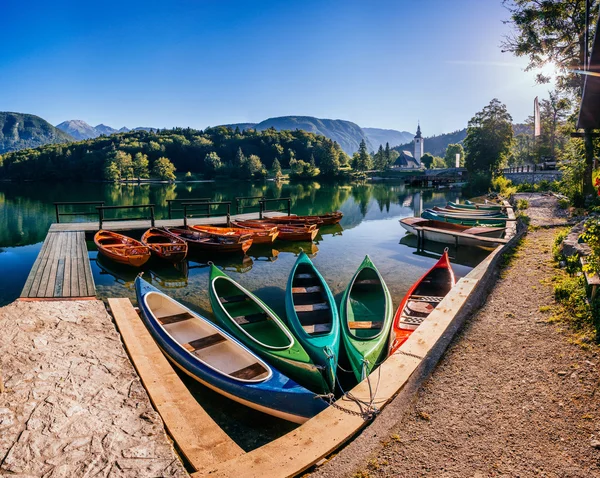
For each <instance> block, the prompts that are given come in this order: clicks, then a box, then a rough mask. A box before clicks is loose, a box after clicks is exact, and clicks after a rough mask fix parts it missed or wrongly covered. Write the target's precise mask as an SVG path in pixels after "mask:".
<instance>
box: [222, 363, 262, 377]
mask: <svg viewBox="0 0 600 478" xmlns="http://www.w3.org/2000/svg"><path fill="white" fill-rule="evenodd" d="M263 373H266V370H265V367H264V366H263V365H261V364H260V363H258V362H255V363H253V364H252V365H248V366H247V367H244V368H241V369H239V370H236V371H235V372H231V373H230V374H229V375H231V376H232V377H235V378H239V379H242V380H252V379H253V378H256V377H258V376H260V375H262V374H263Z"/></svg>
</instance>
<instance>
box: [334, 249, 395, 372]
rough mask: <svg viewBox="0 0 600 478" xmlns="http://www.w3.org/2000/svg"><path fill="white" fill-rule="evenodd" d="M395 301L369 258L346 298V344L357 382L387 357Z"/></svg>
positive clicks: (343, 312) (343, 315) (343, 318)
mask: <svg viewBox="0 0 600 478" xmlns="http://www.w3.org/2000/svg"><path fill="white" fill-rule="evenodd" d="M392 313H393V311H392V298H391V296H390V291H389V290H388V288H387V286H386V285H385V282H384V281H383V278H382V277H381V274H379V271H378V270H377V268H376V267H375V265H374V264H373V263H372V262H371V259H370V258H369V256H366V257H365V259H364V260H363V262H362V263H361V265H360V266H359V268H358V270H357V271H356V273H355V274H354V276H353V277H352V279H351V280H350V283H349V284H348V287H347V288H346V290H345V291H344V294H343V296H342V302H341V305H340V322H341V325H342V340H343V343H344V348H345V350H346V355H347V356H348V360H349V361H350V365H351V367H352V371H353V372H354V376H355V377H356V380H357V381H359V382H361V381H362V380H364V379H365V378H366V377H367V376H368V375H369V374H370V373H371V372H372V371H373V369H374V368H375V367H377V366H378V365H379V363H380V361H381V360H382V359H383V358H384V357H385V356H386V355H387V351H388V336H389V333H390V326H391V323H392Z"/></svg>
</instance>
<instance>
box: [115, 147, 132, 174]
mask: <svg viewBox="0 0 600 478" xmlns="http://www.w3.org/2000/svg"><path fill="white" fill-rule="evenodd" d="M114 158H115V159H114V161H115V164H116V165H117V167H118V168H119V171H120V172H121V178H122V179H125V180H127V179H130V178H132V177H133V160H132V159H131V154H129V153H126V152H125V151H115V153H114Z"/></svg>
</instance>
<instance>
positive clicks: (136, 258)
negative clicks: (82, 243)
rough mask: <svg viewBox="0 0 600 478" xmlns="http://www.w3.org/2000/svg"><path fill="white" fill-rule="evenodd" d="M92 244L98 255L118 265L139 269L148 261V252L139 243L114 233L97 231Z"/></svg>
mask: <svg viewBox="0 0 600 478" xmlns="http://www.w3.org/2000/svg"><path fill="white" fill-rule="evenodd" d="M94 244H96V247H97V248H98V252H99V253H100V254H102V255H104V256H105V257H106V258H107V259H110V260H111V261H114V262H118V263H119V264H124V265H127V266H132V267H141V266H143V265H144V264H145V263H146V262H148V260H149V259H150V250H149V249H148V248H147V247H146V246H144V245H143V244H142V243H141V242H139V241H136V240H135V239H132V238H131V237H127V236H124V235H122V234H117V233H116V232H112V231H105V230H100V231H98V232H97V233H96V234H95V235H94Z"/></svg>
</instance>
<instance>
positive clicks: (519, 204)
mask: <svg viewBox="0 0 600 478" xmlns="http://www.w3.org/2000/svg"><path fill="white" fill-rule="evenodd" d="M528 207H529V201H528V200H527V199H519V200H518V201H517V209H519V210H524V209H527V208H528Z"/></svg>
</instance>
